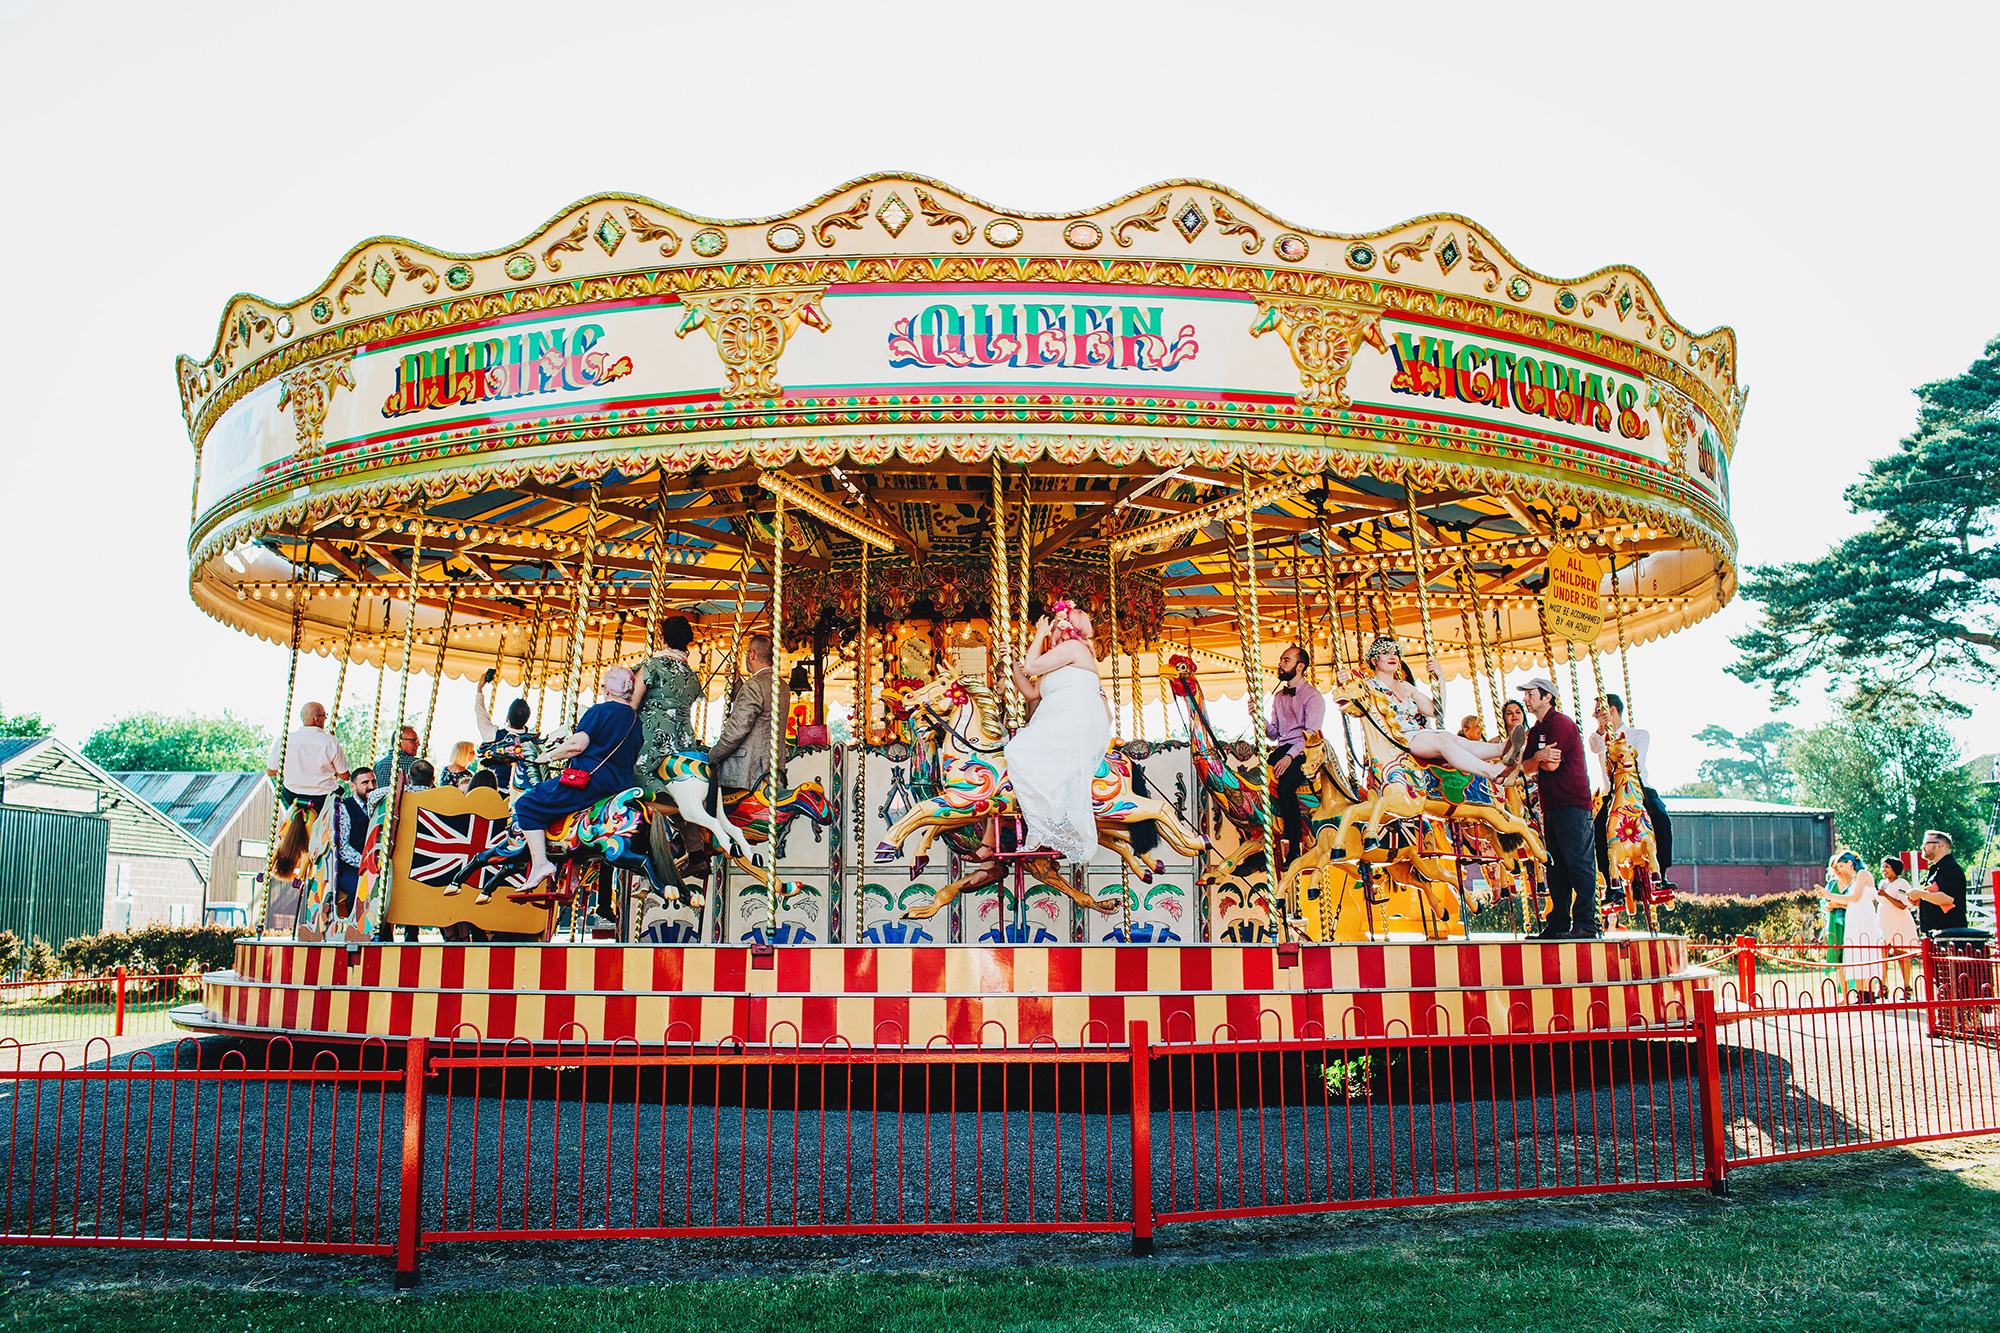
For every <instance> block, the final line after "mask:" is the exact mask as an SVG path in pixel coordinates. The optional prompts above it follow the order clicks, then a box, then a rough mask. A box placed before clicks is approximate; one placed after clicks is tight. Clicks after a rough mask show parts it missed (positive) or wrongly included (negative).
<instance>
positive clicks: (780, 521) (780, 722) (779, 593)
mask: <svg viewBox="0 0 2000 1333" xmlns="http://www.w3.org/2000/svg"><path fill="white" fill-rule="evenodd" d="M771 499H772V501H773V503H775V504H776V506H777V508H776V510H775V512H774V513H773V514H772V517H771V753H770V762H771V769H770V772H769V773H768V774H767V775H766V776H765V778H764V783H765V787H766V792H767V795H766V797H765V801H764V806H765V809H766V811H767V812H768V815H767V817H768V818H769V819H770V821H771V866H770V872H769V879H768V881H767V883H766V887H767V888H769V889H770V891H771V941H772V943H774V944H775V943H776V942H777V939H778V891H779V885H780V881H779V878H778V754H779V748H780V747H781V746H783V745H784V743H785V719H784V716H783V714H782V713H780V712H779V710H778V701H779V699H780V698H781V697H782V696H781V695H780V694H779V692H778V682H779V681H781V680H783V679H785V677H784V676H782V675H780V674H779V673H780V672H782V671H783V670H784V669H785V636H784V623H785V621H784V613H785V493H784V492H783V491H773V492H772V493H771Z"/></svg>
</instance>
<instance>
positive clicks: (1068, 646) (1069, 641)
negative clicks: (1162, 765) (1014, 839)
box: [980, 602, 1111, 861]
mask: <svg viewBox="0 0 2000 1333" xmlns="http://www.w3.org/2000/svg"><path fill="white" fill-rule="evenodd" d="M1093 633H1094V630H1093V628H1092V626H1091V623H1090V617H1089V615H1087V614H1085V612H1084V611H1083V609H1082V608H1081V607H1078V606H1075V605H1072V604H1071V603H1069V602H1057V603H1056V604H1055V606H1054V607H1053V608H1052V614H1051V615H1047V616H1043V617H1042V618H1041V619H1040V620H1039V621H1037V622H1036V624H1035V633H1034V637H1033V638H1032V639H1031V640H1030V641H1029V648H1028V657H1027V660H1025V661H1022V662H1018V663H1016V664H1015V666H1014V683H1015V684H1016V685H1017V686H1019V687H1020V689H1021V692H1022V694H1023V695H1024V696H1030V697H1038V698H1039V702H1038V703H1037V705H1036V707H1035V710H1034V715H1033V716H1032V717H1030V718H1029V720H1028V725H1026V726H1025V727H1022V728H1021V729H1020V730H1019V731H1017V732H1015V733H1014V738H1013V739H1012V740H1010V741H1008V742H1007V776H1008V779H1009V780H1010V781H1011V782H1012V783H1013V786H1014V799H1015V801H1016V803H1017V804H1018V805H1019V806H1020V810H1021V817H1022V818H1023V819H1024V820H1025V821H1026V822H1027V828H1028V834H1027V836H1028V846H1030V847H1047V848H1049V849H1050V850H1052V851H1054V852H1055V853H1056V854H1057V855H1058V856H1060V857H1061V858H1062V859H1063V860H1065V861H1088V860H1090V858H1091V857H1092V856H1093V855H1095V854H1096V852H1097V815H1096V811H1095V807H1094V805H1093V803H1092V800H1091V795H1090V784H1091V783H1092V781H1094V780H1095V779H1096V777H1097V769H1098V766H1099V765H1101V764H1102V763H1103V762H1104V754H1105V751H1106V749H1107V748H1108V747H1109V746H1110V744H1111V714H1110V712H1109V710H1108V709H1107V708H1106V707H1105V703H1104V687H1103V685H1102V684H1101V683H1100V681H1099V678H1098V670H1097V653H1096V650H1095V649H1094V647H1093V646H1092V644H1091V636H1092V634H1093ZM980 850H981V851H982V852H985V851H986V850H987V849H986V847H985V846H983V845H982V847H981V849H980Z"/></svg>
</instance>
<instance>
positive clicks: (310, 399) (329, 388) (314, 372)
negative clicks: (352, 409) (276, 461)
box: [278, 352, 354, 461]
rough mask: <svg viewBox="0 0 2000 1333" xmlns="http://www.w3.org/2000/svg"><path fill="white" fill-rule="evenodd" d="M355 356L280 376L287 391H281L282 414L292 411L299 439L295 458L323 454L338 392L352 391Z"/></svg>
mask: <svg viewBox="0 0 2000 1333" xmlns="http://www.w3.org/2000/svg"><path fill="white" fill-rule="evenodd" d="M353 364H354V353H353V352H344V353H342V354H341V355H339V356H336V357H330V358H328V359H327V360H325V361H310V362H307V363H306V364H305V365H303V366H300V367H299V368H298V369H297V370H293V371H288V372H287V373H285V374H284V375H281V376H279V377H278V378H279V382H280V383H281V384H283V385H284V388H282V389H280V390H279V391H278V410H279V411H281V412H282V411H284V410H285V409H286V408H287V407H289V408H291V410H292V425H293V428H294V430H295V432H296V434H297V437H298V448H297V449H296V451H295V457H297V458H298V459H300V460H302V461H303V460H305V459H310V458H312V457H314V456H315V455H316V454H318V453H319V450H320V443H321V440H322V439H323V438H324V436H325V434H326V410H327V408H329V407H331V406H332V405H333V395H334V391H335V390H336V389H352V388H353V387H354V374H353V372H352V370H350V369H349V368H350V367H351V366H352V365H353Z"/></svg>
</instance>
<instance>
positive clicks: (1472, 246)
mask: <svg viewBox="0 0 2000 1333" xmlns="http://www.w3.org/2000/svg"><path fill="white" fill-rule="evenodd" d="M1465 262H1466V263H1467V264H1470V265H1471V266H1472V271H1473V272H1474V273H1484V274H1487V275H1488V276H1487V279H1486V290H1487V291H1489V292H1497V291H1499V290H1500V266H1499V265H1498V264H1495V263H1494V262H1493V261H1492V260H1490V259H1488V258H1487V257H1486V252H1485V251H1484V250H1481V249H1480V248H1479V238H1478V237H1477V236H1474V235H1471V234H1470V233H1467V235H1466V238H1465Z"/></svg>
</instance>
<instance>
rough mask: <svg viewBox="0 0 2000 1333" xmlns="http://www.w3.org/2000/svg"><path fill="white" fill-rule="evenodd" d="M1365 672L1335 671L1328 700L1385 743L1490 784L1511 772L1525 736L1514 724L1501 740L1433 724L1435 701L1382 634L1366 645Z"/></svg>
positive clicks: (1392, 641)
mask: <svg viewBox="0 0 2000 1333" xmlns="http://www.w3.org/2000/svg"><path fill="white" fill-rule="evenodd" d="M1367 661H1368V669H1369V672H1370V674H1369V675H1366V676H1361V677H1357V676H1355V675H1354V673H1353V672H1351V671H1345V670H1343V671H1342V672H1341V673H1340V681H1339V688H1338V689H1337V690H1336V692H1335V695H1334V702H1336V703H1337V704H1339V705H1340V708H1341V711H1343V712H1345V713H1347V714H1348V715H1349V716H1351V717H1358V718H1361V719H1363V721H1364V724H1366V725H1371V726H1374V727H1377V728H1379V729H1380V730H1381V733H1382V737H1383V738H1384V739H1386V740H1388V741H1389V742H1390V743H1391V744H1393V745H1396V746H1398V747H1400V748H1401V749H1404V750H1407V751H1408V752H1409V753H1411V754H1413V755H1415V756H1416V757H1417V758H1419V759H1425V760H1430V761H1432V762H1435V763H1442V764H1444V765H1446V766H1447V767H1449V768H1455V769H1457V770H1458V771H1459V772H1461V773H1469V774H1471V775H1473V776H1474V777H1482V778H1488V779H1490V780H1492V781H1495V782H1500V781H1504V780H1506V779H1507V778H1509V777H1511V776H1513V774H1514V773H1515V772H1516V771H1517V770H1518V768H1519V766H1520V759H1521V750H1522V747H1523V746H1524V744H1525V743H1526V741H1527V738H1528V729H1527V727H1526V726H1525V725H1516V726H1515V727H1514V729H1513V730H1512V731H1510V732H1508V734H1507V739H1506V740H1504V741H1474V740H1467V739H1465V738H1464V737H1462V736H1454V735H1453V734H1452V733H1450V732H1448V731H1443V730H1441V729H1439V727H1438V725H1437V705H1436V704H1435V703H1433V702H1432V701H1431V696H1430V694H1429V692H1428V691H1426V690H1425V689H1424V688H1423V687H1422V686H1421V685H1418V684H1417V683H1416V678H1415V677H1414V676H1413V675H1412V674H1411V672H1410V668H1409V667H1408V665H1407V664H1405V663H1404V661H1403V653H1402V649H1401V648H1399V647H1398V646H1397V644H1396V641H1395V640H1394V639H1392V638H1389V637H1388V636H1387V635H1384V636H1382V637H1381V638H1378V639H1376V640H1375V641H1374V642H1373V643H1371V644H1369V645H1368V658H1367Z"/></svg>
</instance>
